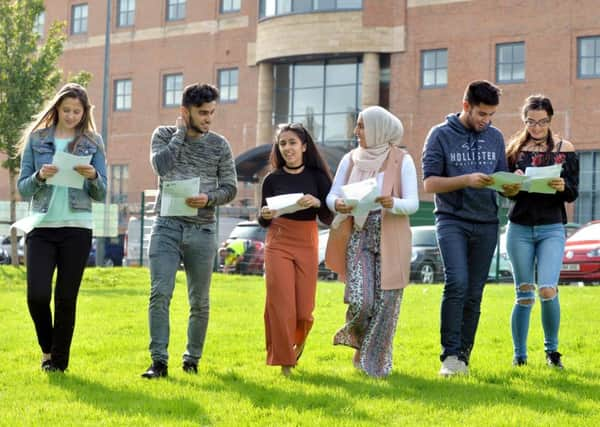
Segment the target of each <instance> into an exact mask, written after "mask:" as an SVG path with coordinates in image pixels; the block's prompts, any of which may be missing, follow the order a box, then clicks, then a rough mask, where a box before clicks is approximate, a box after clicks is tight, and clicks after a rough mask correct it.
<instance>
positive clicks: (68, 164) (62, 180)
mask: <svg viewBox="0 0 600 427" xmlns="http://www.w3.org/2000/svg"><path fill="white" fill-rule="evenodd" d="M90 160H92V156H91V155H89V156H76V155H74V154H71V153H65V152H64V151H57V152H56V153H54V159H53V160H52V164H53V165H54V166H56V167H57V168H58V172H56V174H55V175H54V176H53V177H51V178H48V179H47V180H46V183H47V184H49V185H56V186H62V187H69V188H80V189H81V188H83V182H84V180H85V178H84V177H83V176H81V175H79V173H77V171H75V169H73V168H74V167H75V166H78V165H87V164H89V163H90Z"/></svg>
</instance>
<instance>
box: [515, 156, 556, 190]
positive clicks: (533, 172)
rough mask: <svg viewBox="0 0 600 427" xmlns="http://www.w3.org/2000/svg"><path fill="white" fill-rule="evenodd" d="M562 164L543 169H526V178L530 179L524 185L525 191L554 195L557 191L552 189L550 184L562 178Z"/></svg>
mask: <svg viewBox="0 0 600 427" xmlns="http://www.w3.org/2000/svg"><path fill="white" fill-rule="evenodd" d="M561 171H562V164H560V163H559V164H556V165H552V166H541V167H528V168H527V169H525V176H526V177H527V178H529V179H528V180H527V181H525V183H524V184H523V187H524V188H525V191H529V192H530V193H545V194H554V193H556V190H555V189H554V188H552V187H550V185H548V184H549V182H550V181H552V180H553V179H554V178H560V172H561Z"/></svg>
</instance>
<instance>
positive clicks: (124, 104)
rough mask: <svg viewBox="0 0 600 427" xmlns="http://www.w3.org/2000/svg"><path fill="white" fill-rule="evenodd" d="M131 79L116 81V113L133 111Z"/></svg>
mask: <svg viewBox="0 0 600 427" xmlns="http://www.w3.org/2000/svg"><path fill="white" fill-rule="evenodd" d="M131 98H132V90H131V79H123V80H115V99H114V110H115V111H129V110H131Z"/></svg>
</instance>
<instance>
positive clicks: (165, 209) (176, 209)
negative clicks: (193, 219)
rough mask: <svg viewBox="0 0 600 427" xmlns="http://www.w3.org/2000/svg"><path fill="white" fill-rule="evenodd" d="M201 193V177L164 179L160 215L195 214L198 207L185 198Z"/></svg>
mask: <svg viewBox="0 0 600 427" xmlns="http://www.w3.org/2000/svg"><path fill="white" fill-rule="evenodd" d="M199 193H200V177H196V178H190V179H182V180H177V181H163V183H162V192H161V196H160V197H161V199H160V216H195V215H197V214H198V209H196V208H191V207H189V206H188V205H186V204H185V199H187V198H188V197H192V196H197V195H198V194H199Z"/></svg>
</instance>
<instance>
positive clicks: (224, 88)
mask: <svg viewBox="0 0 600 427" xmlns="http://www.w3.org/2000/svg"><path fill="white" fill-rule="evenodd" d="M238 85H239V71H238V69H237V68H229V69H223V70H219V95H220V96H219V100H220V101H221V102H235V101H237V99H238Z"/></svg>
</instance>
